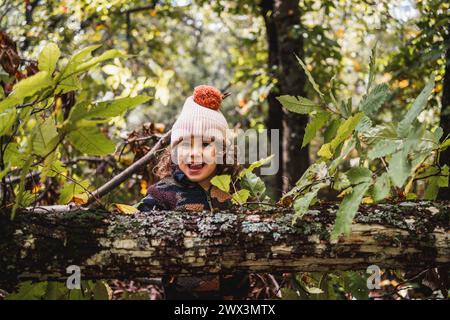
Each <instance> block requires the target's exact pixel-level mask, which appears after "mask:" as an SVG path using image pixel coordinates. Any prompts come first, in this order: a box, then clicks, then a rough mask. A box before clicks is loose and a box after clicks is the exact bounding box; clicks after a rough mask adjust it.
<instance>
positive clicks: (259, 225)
mask: <svg viewBox="0 0 450 320" xmlns="http://www.w3.org/2000/svg"><path fill="white" fill-rule="evenodd" d="M56 208H59V211H48V210H44V209H41V210H35V211H34V212H33V211H28V212H24V211H22V212H18V214H17V216H16V218H15V219H14V220H13V221H10V219H9V216H8V215H7V214H5V213H4V214H2V215H0V252H1V255H0V282H2V283H11V282H15V281H17V280H18V279H21V280H24V279H30V278H33V279H41V280H42V279H64V278H66V277H67V276H68V275H67V274H66V268H67V267H68V266H70V265H78V266H79V267H80V268H81V276H82V278H84V279H89V278H91V279H92V278H110V279H112V278H128V279H130V278H135V277H152V276H161V275H163V274H185V275H202V274H218V273H232V272H235V271H244V272H270V273H279V272H295V271H335V270H356V269H366V268H367V267H368V266H369V265H372V264H376V265H378V266H379V267H380V268H383V267H386V268H395V269H414V270H415V269H416V268H428V267H434V266H442V267H448V265H449V264H450V246H449V244H450V243H449V216H450V202H404V203H396V204H379V205H363V206H361V207H360V210H359V213H358V214H357V216H356V218H355V221H354V223H353V225H352V233H351V234H350V236H348V237H343V238H341V239H339V241H337V242H335V243H332V242H330V240H329V231H330V230H331V228H332V224H333V222H334V219H335V213H336V210H337V205H336V204H327V205H323V206H316V207H314V208H313V209H312V210H309V211H308V213H307V214H306V215H305V216H304V217H303V218H302V219H301V221H299V222H298V223H297V224H296V225H292V223H291V221H292V212H291V210H288V209H281V208H277V209H273V210H270V211H262V212H244V211H242V210H237V211H236V212H231V211H226V212H218V213H214V214H211V213H206V212H203V213H192V212H190V213H189V212H175V211H173V212H161V211H153V212H147V213H138V214H135V215H124V214H114V213H106V212H100V211H93V210H92V209H89V210H82V211H80V210H79V211H73V209H71V210H72V211H65V212H61V209H62V210H67V208H65V207H62V206H57V207H56Z"/></svg>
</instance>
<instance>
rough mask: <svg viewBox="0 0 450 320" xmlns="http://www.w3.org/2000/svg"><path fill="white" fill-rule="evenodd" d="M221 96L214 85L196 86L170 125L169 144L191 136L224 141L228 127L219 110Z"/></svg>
mask: <svg viewBox="0 0 450 320" xmlns="http://www.w3.org/2000/svg"><path fill="white" fill-rule="evenodd" d="M222 97H223V96H222V94H221V93H220V91H219V90H218V89H216V88H214V87H211V86H205V85H202V86H198V87H196V88H195V89H194V94H193V95H192V96H189V97H188V98H187V99H186V101H185V102H184V105H183V108H182V110H181V113H180V114H179V116H178V118H177V120H176V121H175V123H174V125H173V127H172V133H171V136H170V145H171V146H172V147H173V146H174V145H175V144H176V143H178V142H179V141H181V140H182V139H189V140H190V138H191V136H202V137H208V138H209V137H214V138H215V140H216V141H217V140H222V141H226V140H227V129H228V128H229V127H228V122H227V120H226V119H225V117H224V115H223V114H222V112H220V111H219V108H220V104H221V102H222ZM196 101H197V102H198V103H197V102H196ZM199 103H202V104H199Z"/></svg>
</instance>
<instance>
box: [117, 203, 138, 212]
mask: <svg viewBox="0 0 450 320" xmlns="http://www.w3.org/2000/svg"><path fill="white" fill-rule="evenodd" d="M115 205H116V207H117V209H119V211H120V212H121V213H124V214H135V213H138V212H139V210H138V209H136V208H135V207H133V206H129V205H127V204H121V203H116V204H115Z"/></svg>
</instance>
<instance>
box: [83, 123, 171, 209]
mask: <svg viewBox="0 0 450 320" xmlns="http://www.w3.org/2000/svg"><path fill="white" fill-rule="evenodd" d="M170 133H171V131H170V130H169V131H168V132H167V133H165V134H164V135H163V136H162V137H161V139H160V140H159V141H158V142H157V143H156V144H155V145H154V146H153V148H152V149H151V150H150V151H149V152H148V153H147V154H146V155H145V156H143V157H142V158H140V159H139V160H138V161H136V162H135V163H133V164H132V165H131V166H129V167H128V168H126V169H125V170H124V171H122V172H121V173H119V174H118V175H116V176H115V177H114V178H112V179H111V180H110V181H108V182H107V183H105V184H104V185H102V186H101V187H100V188H98V189H97V190H95V191H93V192H92V194H91V196H90V197H89V199H88V202H87V204H91V203H92V202H93V201H94V200H95V199H99V198H101V197H103V196H104V195H106V194H108V193H109V192H111V191H112V190H113V189H115V188H116V187H118V186H119V185H120V184H121V183H122V182H124V181H125V180H127V179H128V178H129V177H131V175H132V174H133V173H135V172H137V171H139V170H140V169H141V168H142V167H144V166H145V165H147V164H148V163H149V162H150V161H151V160H153V158H154V157H155V156H156V154H157V152H158V151H160V150H162V149H164V148H165V147H166V146H167V145H168V144H169V141H170Z"/></svg>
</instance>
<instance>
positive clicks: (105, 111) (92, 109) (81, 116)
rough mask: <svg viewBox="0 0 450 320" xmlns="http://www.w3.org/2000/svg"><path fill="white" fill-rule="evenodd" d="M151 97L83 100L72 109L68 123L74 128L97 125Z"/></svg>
mask: <svg viewBox="0 0 450 320" xmlns="http://www.w3.org/2000/svg"><path fill="white" fill-rule="evenodd" d="M149 99H150V97H147V96H136V97H132V98H131V97H127V98H119V99H115V100H110V101H103V102H98V103H96V104H94V105H89V104H87V103H86V102H82V103H79V104H77V105H75V106H74V107H73V108H72V109H71V112H70V114H69V118H68V120H67V123H68V124H69V125H70V126H71V128H72V129H73V128H75V127H79V126H89V125H95V124H97V123H99V122H103V121H106V120H108V119H110V118H112V117H116V116H119V115H121V114H123V113H124V112H125V111H127V110H131V109H133V108H135V107H137V106H139V105H140V104H142V103H145V102H147V101H148V100H149Z"/></svg>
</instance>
